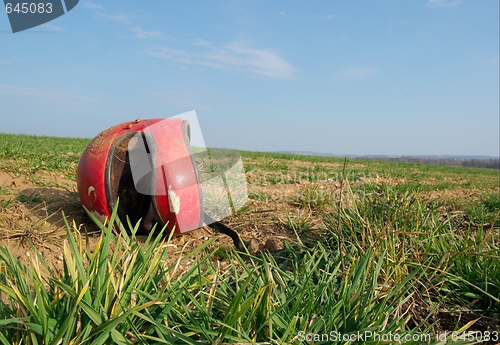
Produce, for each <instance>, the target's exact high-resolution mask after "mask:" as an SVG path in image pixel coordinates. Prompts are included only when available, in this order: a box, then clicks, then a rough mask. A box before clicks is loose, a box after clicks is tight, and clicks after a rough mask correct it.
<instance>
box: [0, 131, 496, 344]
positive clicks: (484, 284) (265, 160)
mask: <svg viewBox="0 0 500 345" xmlns="http://www.w3.org/2000/svg"><path fill="white" fill-rule="evenodd" d="M0 139H1V140H0V170H2V171H8V172H10V173H13V174H23V175H28V176H32V177H33V181H37V176H36V175H37V174H38V173H40V172H46V171H57V172H61V173H63V174H64V175H66V176H68V178H72V179H74V172H75V169H76V164H77V163H78V158H79V154H80V153H81V152H82V150H83V149H84V148H85V146H86V144H87V143H88V140H86V139H64V138H48V137H29V136H11V135H4V134H1V135H0ZM69 153H72V154H69ZM242 157H243V159H244V161H245V160H247V161H248V165H247V166H245V169H246V171H248V172H251V173H253V174H259V173H260V174H261V175H259V176H264V178H263V179H259V178H260V177H258V178H257V179H256V184H259V183H261V182H262V183H264V182H266V183H267V184H269V179H271V178H274V180H273V181H274V182H273V183H275V184H284V185H287V186H289V185H292V184H294V183H297V182H298V181H306V183H301V184H300V185H299V186H300V188H298V189H297V190H298V193H297V195H296V197H295V198H292V199H289V200H280V199H279V198H278V197H276V198H274V197H273V195H272V194H271V193H270V192H267V191H266V192H265V191H261V192H251V191H250V193H249V194H250V199H251V200H252V201H253V202H257V203H258V202H283V201H284V202H285V203H286V211H287V212H288V217H286V219H285V223H286V226H287V227H288V228H289V229H291V230H293V231H295V233H296V234H297V235H298V236H297V238H296V239H293V240H290V241H289V242H287V243H286V245H285V249H284V250H282V251H280V252H277V253H273V254H271V253H268V252H262V253H259V254H258V255H250V254H247V253H239V252H236V251H234V250H232V249H220V248H214V246H213V239H211V240H209V241H207V242H205V243H204V244H203V245H202V246H200V247H198V248H196V249H194V250H193V252H191V253H189V254H187V255H186V256H184V257H180V258H178V260H177V261H175V262H173V263H172V260H170V259H171V257H170V255H171V254H170V253H169V250H168V248H169V247H168V246H166V244H168V241H169V239H168V238H166V237H165V236H162V233H161V230H160V229H156V231H155V232H153V233H151V234H150V236H149V237H148V238H147V239H146V240H145V241H138V240H137V238H136V237H135V229H136V228H137V227H134V226H133V225H132V224H126V225H118V226H120V227H121V230H122V231H121V232H120V235H116V234H115V233H114V232H113V229H112V224H113V219H112V220H111V222H109V223H108V224H106V225H105V224H102V223H100V222H99V221H98V220H96V219H93V221H94V222H95V223H96V224H97V226H98V227H99V228H100V230H101V235H100V237H99V240H98V242H97V245H96V247H95V249H94V250H92V251H90V250H87V249H86V248H87V246H86V244H85V242H86V237H85V236H84V235H82V234H80V233H79V231H78V227H77V225H76V224H71V225H70V224H67V223H66V224H65V230H66V233H67V238H66V240H65V242H64V246H63V248H62V258H63V261H62V269H55V268H53V267H51V266H50V265H49V264H47V263H46V262H45V261H44V258H43V256H42V255H41V254H40V253H39V251H38V250H37V249H36V248H35V247H34V246H33V248H32V251H31V252H32V253H33V254H32V256H31V260H30V262H29V263H28V264H23V263H21V262H20V261H19V259H18V258H17V257H16V256H14V255H13V254H12V252H11V250H10V248H9V247H8V246H1V247H0V299H1V301H2V303H0V343H2V344H13V343H15V344H21V343H22V344H77V343H78V344H114V343H118V344H198V343H206V344H223V343H270V344H287V343H291V344H312V343H314V344H351V343H353V342H349V341H344V340H342V339H332V335H337V334H341V335H343V336H349V337H350V336H354V335H356V334H368V333H369V332H371V333H372V334H373V333H376V334H378V335H379V336H386V337H389V336H390V335H397V336H398V337H400V338H401V339H405V337H407V338H408V339H410V340H409V341H402V343H405V344H422V343H424V344H445V342H444V341H439V339H437V338H436V334H439V332H443V331H448V332H450V331H455V332H457V333H456V334H466V333H464V332H468V331H471V330H481V331H490V332H499V331H500V329H499V326H498V325H499V323H498V322H499V319H500V255H499V253H500V221H499V217H500V196H499V195H498V193H497V191H498V190H494V188H498V171H494V170H487V169H471V168H460V167H443V166H430V165H418V164H403V163H387V162H384V163H382V162H373V161H358V160H356V161H354V162H350V161H348V163H347V167H346V169H345V173H342V169H343V162H344V161H343V159H338V158H329V157H305V156H293V155H284V154H267V153H251V152H242ZM72 174H73V175H72ZM286 176H288V177H286ZM318 176H321V178H317V177H318ZM323 176H325V177H326V178H331V179H332V180H334V181H333V182H339V181H340V179H341V177H342V176H343V177H344V178H345V181H344V184H343V185H344V187H345V188H344V189H343V191H342V199H340V200H339V197H340V194H339V193H338V192H339V190H338V189H335V188H338V187H335V188H334V187H333V186H335V184H334V183H330V182H328V183H325V181H324V178H323ZM377 178H379V179H397V181H396V182H394V183H393V182H392V181H388V180H382V181H378V182H377V180H376V179H377ZM366 179H370V180H373V181H372V182H369V183H368V182H366V181H365V180H366ZM363 181H365V182H363ZM292 182H293V183H292ZM40 183H42V182H40ZM266 186H268V185H266ZM270 187H272V186H270ZM438 189H444V190H445V191H449V192H451V193H452V194H454V193H455V192H456V191H459V190H460V191H463V190H466V191H470V192H474V193H475V194H474V198H473V199H471V200H468V199H467V200H465V201H464V200H462V199H460V200H458V199H457V200H456V201H452V202H450V201H449V200H442V199H440V198H435V199H428V198H426V197H425V195H426V194H425V193H428V192H431V191H437V190H438ZM0 192H1V194H2V196H3V195H9V197H10V191H9V190H8V188H7V187H5V186H2V188H1V189H0ZM36 198H37V195H35V194H33V195H28V196H25V199H24V200H19V199H16V201H17V202H27V203H36V202H37V200H36ZM6 200H13V199H12V198H10V199H5V198H4V199H3V201H2V203H1V204H0V211H2V210H4V209H6V208H7V207H9V205H10V202H9V201H6ZM301 208H305V209H306V210H310V211H311V212H310V214H309V215H304V216H301V217H302V218H301V217H295V216H293V217H292V216H291V214H292V212H294V210H299V209H301ZM246 212H247V208H244V209H242V210H240V213H239V215H241V216H243V217H245V216H248V215H247V214H246ZM115 214H116V208H115V212H113V217H112V218H115ZM270 215H271V216H272V213H271V214H270ZM2 216H3V215H2ZM310 217H315V218H314V222H313V221H312V220H311V219H310ZM313 223H314V225H313ZM318 223H319V224H320V225H319V227H318V225H317V224H318ZM125 228H127V229H128V230H129V231H128V232H127V231H125V230H126V229H125ZM312 231H314V233H312ZM307 237H309V238H310V239H311V238H313V239H314V240H310V241H307V240H306V239H307ZM456 334H455V336H456ZM483 334H484V333H483ZM419 335H421V336H425V335H429V336H430V338H424V339H422V338H420V339H419V338H418V336H419ZM431 335H432V336H431ZM411 339H413V340H411ZM359 343H366V344H383V343H386V342H383V341H381V340H380V341H377V340H374V339H370V341H364V342H361V341H360V342H359ZM446 343H450V344H451V343H454V344H460V343H471V342H465V341H453V339H451V335H450V334H449V338H448V342H446Z"/></svg>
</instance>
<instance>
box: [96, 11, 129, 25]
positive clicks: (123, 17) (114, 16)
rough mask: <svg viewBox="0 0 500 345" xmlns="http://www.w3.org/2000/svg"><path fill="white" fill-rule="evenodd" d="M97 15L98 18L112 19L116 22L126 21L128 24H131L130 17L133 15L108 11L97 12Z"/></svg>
mask: <svg viewBox="0 0 500 345" xmlns="http://www.w3.org/2000/svg"><path fill="white" fill-rule="evenodd" d="M95 16H96V18H98V19H105V20H111V21H114V22H121V23H126V24H129V23H130V18H132V17H133V16H131V15H129V14H124V13H117V14H106V13H102V12H96V13H95Z"/></svg>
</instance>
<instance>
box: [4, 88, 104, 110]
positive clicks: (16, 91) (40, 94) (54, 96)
mask: <svg viewBox="0 0 500 345" xmlns="http://www.w3.org/2000/svg"><path fill="white" fill-rule="evenodd" d="M0 95H9V96H20V97H27V98H36V99H39V100H42V101H45V102H49V103H58V104H67V105H75V104H81V103H95V102H97V100H95V99H92V98H88V97H82V96H76V95H70V94H66V93H58V92H47V91H41V90H39V89H35V88H26V87H19V86H12V85H6V84H0Z"/></svg>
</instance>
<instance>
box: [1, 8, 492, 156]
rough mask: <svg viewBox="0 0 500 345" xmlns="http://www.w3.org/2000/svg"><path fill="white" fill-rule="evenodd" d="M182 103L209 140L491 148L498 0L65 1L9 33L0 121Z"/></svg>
mask: <svg viewBox="0 0 500 345" xmlns="http://www.w3.org/2000/svg"><path fill="white" fill-rule="evenodd" d="M190 110H195V111H196V113H197V115H198V118H199V121H200V124H201V128H202V131H203V134H204V137H205V142H206V143H207V145H209V146H216V147H227V148H235V149H243V150H256V151H280V150H289V151H291V150H298V151H315V152H329V153H334V154H339V155H342V154H346V155H351V154H352V155H365V154H385V155H432V154H437V155H439V154H455V155H492V156H493V155H494V156H498V155H499V2H498V0H482V1H472V0H411V1H400V0H393V1H391V0H387V1H382V0H380V1H368V0H366V1H361V0H360V1H234V0H232V1H210V2H207V1H203V2H202V1H191V2H180V1H176V2H174V1H160V0H158V1H127V0H122V1H98V0H94V1H92V2H88V1H82V0H81V1H80V3H79V4H78V5H77V6H76V7H75V8H74V9H73V10H71V11H70V12H68V13H67V14H65V15H64V16H62V17H59V18H57V19H55V20H53V21H51V22H49V23H48V24H45V25H42V26H39V27H36V28H32V29H29V30H26V31H23V32H19V33H16V34H13V33H12V32H11V29H10V25H9V22H8V18H7V15H6V14H5V13H1V12H0V132H6V133H26V134H36V135H53V136H69V137H84V138H92V137H94V136H95V135H97V134H98V133H99V132H100V131H102V130H104V129H106V128H108V127H109V126H112V125H115V124H117V123H120V122H124V121H129V120H133V119H135V118H157V117H169V116H173V115H177V114H179V113H182V112H186V111H190Z"/></svg>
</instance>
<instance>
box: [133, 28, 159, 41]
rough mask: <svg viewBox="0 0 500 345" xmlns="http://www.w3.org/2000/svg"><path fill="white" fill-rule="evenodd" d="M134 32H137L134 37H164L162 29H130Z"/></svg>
mask: <svg viewBox="0 0 500 345" xmlns="http://www.w3.org/2000/svg"><path fill="white" fill-rule="evenodd" d="M130 30H132V31H133V32H135V34H134V37H136V38H140V39H160V38H162V34H161V31H157V30H151V31H146V30H143V29H141V28H139V27H135V28H132V29H130Z"/></svg>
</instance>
